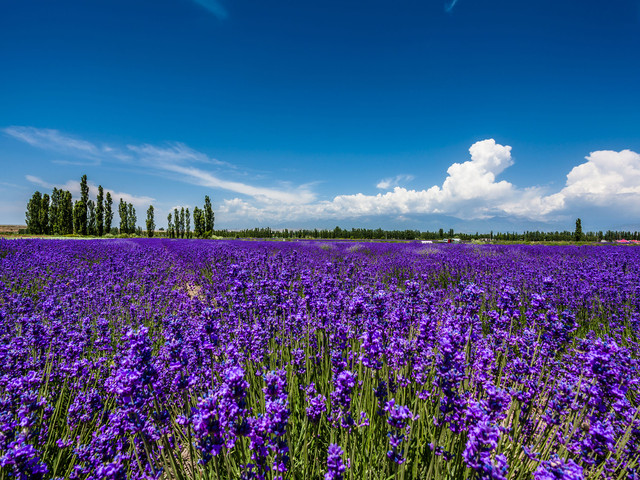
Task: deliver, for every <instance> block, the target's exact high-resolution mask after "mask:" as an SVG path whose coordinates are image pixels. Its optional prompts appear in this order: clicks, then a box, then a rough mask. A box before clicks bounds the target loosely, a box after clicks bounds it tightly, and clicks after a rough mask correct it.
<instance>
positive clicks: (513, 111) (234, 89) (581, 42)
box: [0, 0, 640, 231]
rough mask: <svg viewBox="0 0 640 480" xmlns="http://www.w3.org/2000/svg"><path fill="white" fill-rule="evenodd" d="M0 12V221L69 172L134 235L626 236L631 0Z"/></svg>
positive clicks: (636, 106) (34, 4) (264, 1)
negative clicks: (179, 216)
mask: <svg viewBox="0 0 640 480" xmlns="http://www.w3.org/2000/svg"><path fill="white" fill-rule="evenodd" d="M0 10H1V12H2V14H1V15H0V162H1V164H2V169H3V173H2V176H1V177H0V178H1V180H0V223H24V210H25V205H26V202H27V200H28V198H29V197H30V196H31V194H32V193H33V191H34V190H36V189H38V190H40V191H41V192H48V191H50V190H51V188H53V186H62V185H66V186H67V187H68V188H70V189H72V193H74V195H75V194H76V192H77V191H78V181H79V178H80V176H81V175H82V174H87V175H88V177H89V181H90V182H92V183H93V184H95V185H98V184H101V185H103V186H104V187H105V188H106V189H108V190H110V191H112V192H113V193H114V196H115V198H116V201H117V199H118V198H119V197H122V198H124V199H127V200H128V201H131V202H133V203H134V205H135V206H136V209H137V211H138V218H139V223H140V225H142V224H143V217H144V212H145V211H146V209H147V207H148V205H149V204H150V203H153V205H154V206H155V208H156V212H157V220H156V223H157V224H158V225H159V226H165V225H166V214H167V213H168V211H169V210H170V209H172V208H173V207H175V206H189V207H191V208H193V206H195V205H198V206H202V203H203V198H204V195H209V196H210V197H211V198H212V200H213V204H214V210H215V211H216V227H217V228H230V229H233V228H243V227H248V226H271V227H274V228H280V227H290V228H295V227H309V226H311V227H313V226H318V227H331V228H332V227H333V226H335V225H340V226H342V227H343V228H349V227H354V226H369V227H374V228H375V227H378V226H380V227H383V228H417V229H422V230H425V229H437V228H440V227H443V228H446V229H448V228H455V229H456V230H458V231H476V230H483V231H488V230H490V229H493V230H518V231H521V230H525V229H535V228H540V229H544V230H555V229H572V228H573V225H574V221H575V218H576V217H578V216H580V217H581V218H582V221H583V226H584V228H585V230H597V229H606V228H616V229H634V230H635V229H639V230H640V155H639V154H638V153H637V152H640V127H639V126H640V89H639V88H638V85H640V2H639V1H638V0H610V1H608V2H604V1H594V0H581V1H577V0H576V1H568V0H567V1H554V2H551V1H546V0H540V1H536V2H516V1H509V2H507V1H501V0H485V1H482V2H480V1H477V0H458V1H456V2H451V1H446V2H443V1H439V0H434V1H432V0H420V1H417V0H416V1H412V0H406V1H405V0H398V1H395V2H391V1H382V0H369V1H366V2H364V1H362V2H361V1H348V0H347V1H345V0H342V1H333V0H325V1H322V2H316V1H304V2H290V1H286V2H285V1H276V0H274V1H271V0H261V1H257V0H171V1H164V0H159V1H154V2H150V1H146V2H142V1H135V0H127V1H120V0H109V1H107V0H103V1H92V2H86V1H80V0H76V1H68V0H61V1H57V2H50V1H39V0H22V1H15V0H0ZM74 189H75V190H74Z"/></svg>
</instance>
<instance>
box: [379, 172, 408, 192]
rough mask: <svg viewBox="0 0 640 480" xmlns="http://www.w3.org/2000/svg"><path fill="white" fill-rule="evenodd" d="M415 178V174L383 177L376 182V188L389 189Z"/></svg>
mask: <svg viewBox="0 0 640 480" xmlns="http://www.w3.org/2000/svg"><path fill="white" fill-rule="evenodd" d="M414 178H415V177H414V176H413V175H396V176H395V177H390V178H383V179H382V180H380V181H379V182H378V183H377V184H376V188H379V189H381V190H389V189H390V188H393V187H397V186H399V185H400V184H401V183H404V182H410V181H411V180H413V179H414Z"/></svg>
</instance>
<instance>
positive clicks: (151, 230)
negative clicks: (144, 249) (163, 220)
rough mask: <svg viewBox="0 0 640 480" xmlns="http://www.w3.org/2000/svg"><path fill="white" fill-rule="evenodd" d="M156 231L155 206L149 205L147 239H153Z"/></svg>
mask: <svg viewBox="0 0 640 480" xmlns="http://www.w3.org/2000/svg"><path fill="white" fill-rule="evenodd" d="M155 229H156V224H155V222H154V221H153V205H149V209H148V210H147V237H149V238H151V237H153V233H154V232H155Z"/></svg>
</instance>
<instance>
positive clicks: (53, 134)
mask: <svg viewBox="0 0 640 480" xmlns="http://www.w3.org/2000/svg"><path fill="white" fill-rule="evenodd" d="M3 131H4V132H5V133H7V134H9V135H11V136H12V137H14V138H16V139H18V140H20V141H23V142H25V143H28V144H29V145H32V146H34V147H38V148H41V149H44V150H50V151H60V150H61V149H64V151H65V152H66V153H67V154H69V155H72V156H74V157H76V158H79V159H84V158H97V159H99V160H100V161H112V162H118V163H125V164H131V165H135V166H136V167H139V166H141V165H142V166H144V167H146V169H147V172H149V173H155V174H158V173H163V174H165V175H166V174H168V173H171V174H176V173H177V174H178V175H179V178H180V180H181V181H183V182H184V183H188V184H191V185H198V186H203V187H211V188H220V189H223V190H228V191H231V192H234V193H239V194H241V195H247V196H249V197H253V198H255V199H256V200H257V201H259V202H262V203H278V204H281V203H285V204H304V203H309V202H312V201H314V200H315V199H316V195H315V194H314V193H313V192H312V191H311V189H310V187H309V185H311V184H305V185H299V186H291V185H289V184H283V185H282V188H272V187H263V186H259V185H251V184H248V183H244V182H238V181H233V180H228V179H225V178H224V177H223V176H222V173H221V172H220V170H223V171H227V172H230V171H233V172H234V173H236V172H235V170H236V169H235V166H234V165H231V164H229V163H227V162H222V161H220V160H217V159H214V158H210V157H209V156H207V155H206V154H204V153H202V152H198V151H197V150H194V149H192V148H190V147H188V146H187V145H184V144H182V143H169V144H167V145H163V146H158V145H149V144H142V145H127V146H126V150H125V151H122V150H121V149H118V148H117V147H114V146H109V145H102V146H100V147H98V146H97V145H95V144H93V143H91V142H88V141H84V140H79V139H76V138H73V137H71V136H68V135H65V134H63V133H61V132H59V131H58V130H43V129H38V128H34V127H8V128H5V129H4V130H3ZM216 170H218V171H216ZM172 177H173V175H172ZM74 188H75V187H74ZM70 191H71V190H70Z"/></svg>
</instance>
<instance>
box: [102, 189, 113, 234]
mask: <svg viewBox="0 0 640 480" xmlns="http://www.w3.org/2000/svg"><path fill="white" fill-rule="evenodd" d="M112 221H113V199H112V198H111V193H110V192H107V202H106V204H105V206H104V231H105V233H111V222H112Z"/></svg>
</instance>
